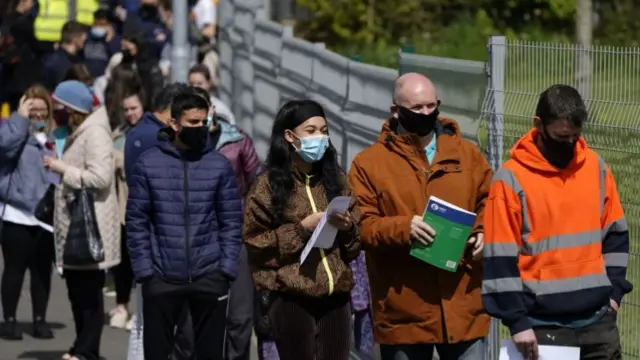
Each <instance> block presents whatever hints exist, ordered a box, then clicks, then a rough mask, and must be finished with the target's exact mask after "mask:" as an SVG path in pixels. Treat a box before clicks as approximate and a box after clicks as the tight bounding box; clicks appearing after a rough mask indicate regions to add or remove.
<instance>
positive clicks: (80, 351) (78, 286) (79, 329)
mask: <svg viewBox="0 0 640 360" xmlns="http://www.w3.org/2000/svg"><path fill="white" fill-rule="evenodd" d="M104 278H105V274H104V270H69V269H65V270H64V279H65V281H66V283H67V292H68V295H69V302H71V312H72V313H73V322H74V324H75V327H76V339H75V341H74V342H73V345H72V346H71V349H69V354H71V355H74V356H77V357H79V358H81V359H83V360H98V359H99V358H100V338H101V336H102V326H103V324H104V298H103V297H102V296H103V295H102V287H103V286H104Z"/></svg>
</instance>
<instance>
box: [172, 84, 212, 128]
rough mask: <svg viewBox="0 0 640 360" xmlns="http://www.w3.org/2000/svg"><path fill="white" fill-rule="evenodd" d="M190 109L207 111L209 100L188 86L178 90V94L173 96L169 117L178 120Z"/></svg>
mask: <svg viewBox="0 0 640 360" xmlns="http://www.w3.org/2000/svg"><path fill="white" fill-rule="evenodd" d="M192 109H198V110H204V111H209V101H208V100H207V99H206V98H204V97H202V95H201V94H200V93H199V92H198V91H196V88H194V87H191V86H190V87H189V88H188V89H187V90H185V91H182V92H180V94H178V95H176V97H175V98H173V102H172V103H171V117H172V118H174V119H175V120H179V119H180V117H181V116H182V115H183V114H184V113H185V112H186V111H188V110H192Z"/></svg>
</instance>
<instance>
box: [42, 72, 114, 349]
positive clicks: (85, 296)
mask: <svg viewBox="0 0 640 360" xmlns="http://www.w3.org/2000/svg"><path fill="white" fill-rule="evenodd" d="M53 99H54V100H55V101H56V102H57V103H58V104H60V105H62V106H63V107H64V110H65V111H66V112H68V113H69V120H68V124H69V127H70V129H71V133H70V134H69V137H68V138H67V143H66V145H65V151H64V154H63V156H62V159H56V158H53V157H45V159H44V160H45V165H46V166H47V167H48V168H49V169H51V170H52V171H54V172H56V173H58V174H60V175H62V180H61V183H60V185H59V186H58V188H57V189H56V194H55V212H54V233H55V245H56V263H57V265H58V266H59V267H61V268H63V269H64V279H65V282H66V284H67V291H68V296H69V301H70V303H71V311H72V313H73V320H74V323H75V329H76V338H75V340H74V342H73V344H72V345H71V348H70V349H69V352H68V353H67V354H65V356H64V358H65V359H71V360H98V359H99V357H100V339H101V336H102V327H103V322H104V299H103V294H102V286H103V284H104V279H105V269H109V268H111V267H113V266H116V265H118V264H119V263H120V221H119V219H120V214H119V208H118V203H117V195H116V186H115V170H114V161H113V141H112V139H111V128H110V127H109V119H108V118H107V111H106V109H105V108H104V107H100V108H99V109H98V110H96V111H94V112H93V113H92V110H93V96H92V94H91V91H90V90H89V88H88V87H87V86H86V85H85V84H83V83H81V82H79V81H75V80H71V81H65V82H62V83H61V84H60V85H58V86H57V87H56V91H55V92H54V94H53ZM80 189H92V190H94V191H95V192H96V193H95V196H94V197H93V205H94V209H95V215H96V219H97V225H98V231H99V234H100V238H101V241H102V245H103V248H104V260H103V261H101V262H100V263H96V264H87V265H72V264H65V263H64V261H63V260H64V259H63V256H62V254H63V250H64V246H65V242H66V238H67V234H68V233H69V226H70V221H71V219H70V215H69V213H70V210H69V208H68V205H67V202H66V201H65V197H66V196H67V195H70V194H73V193H74V192H76V191H77V190H80Z"/></svg>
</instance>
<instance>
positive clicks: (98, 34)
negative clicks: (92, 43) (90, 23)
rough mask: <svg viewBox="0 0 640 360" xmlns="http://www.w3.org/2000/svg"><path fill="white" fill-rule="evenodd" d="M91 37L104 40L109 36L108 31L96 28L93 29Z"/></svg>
mask: <svg viewBox="0 0 640 360" xmlns="http://www.w3.org/2000/svg"><path fill="white" fill-rule="evenodd" d="M91 36H93V37H95V38H96V39H102V38H103V37H105V36H107V29H105V28H101V27H95V26H94V27H92V28H91Z"/></svg>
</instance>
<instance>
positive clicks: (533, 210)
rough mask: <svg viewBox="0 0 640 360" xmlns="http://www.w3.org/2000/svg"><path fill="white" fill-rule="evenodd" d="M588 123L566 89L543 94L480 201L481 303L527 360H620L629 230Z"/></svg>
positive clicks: (572, 93) (627, 287) (556, 87)
mask: <svg viewBox="0 0 640 360" xmlns="http://www.w3.org/2000/svg"><path fill="white" fill-rule="evenodd" d="M587 117H588V114H587V108H586V106H585V104H584V102H583V100H582V97H581V96H580V93H578V91H577V90H576V89H574V88H573V87H571V86H568V85H553V86H551V87H549V88H548V89H546V90H545V91H544V92H542V94H540V98H539V100H538V105H537V108H536V112H535V116H534V118H533V124H534V128H533V129H531V130H530V131H529V132H528V133H526V134H525V135H524V136H523V137H522V138H520V140H518V142H517V143H516V144H515V145H514V147H513V148H512V149H511V156H510V159H509V160H508V161H507V162H506V163H505V164H504V165H503V166H502V168H501V169H500V170H499V171H498V172H497V173H496V175H495V178H494V182H493V185H492V186H491V191H490V193H489V199H488V200H487V205H486V206H487V207H486V210H485V231H486V246H485V249H484V280H483V282H482V289H483V301H484V305H485V308H486V309H487V311H488V312H489V314H491V315H492V316H495V317H497V318H499V319H501V320H502V323H503V324H504V325H505V326H507V327H508V328H509V330H510V331H511V335H512V337H513V341H514V342H515V344H516V346H517V347H518V349H519V350H520V352H521V353H522V356H523V357H524V358H525V359H530V360H537V359H538V344H541V345H555V346H572V347H579V348H580V358H581V359H621V358H622V355H621V349H620V335H619V332H618V327H617V325H616V320H617V313H618V308H619V307H620V304H621V301H622V298H623V296H624V295H625V294H627V293H629V292H630V291H631V290H632V288H633V287H632V285H631V283H630V282H629V281H628V280H627V278H626V274H627V264H628V258H629V229H628V225H627V222H626V220H625V217H624V211H623V209H622V205H621V204H620V198H619V196H618V191H617V190H616V183H615V180H614V178H613V175H612V173H611V170H610V169H609V167H608V166H607V164H606V163H605V162H604V160H603V159H602V158H601V157H600V156H599V155H598V154H597V153H596V152H595V151H593V150H591V149H590V148H589V146H588V145H587V143H586V142H585V140H584V138H583V137H582V128H583V125H584V122H585V121H586V120H587Z"/></svg>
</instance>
